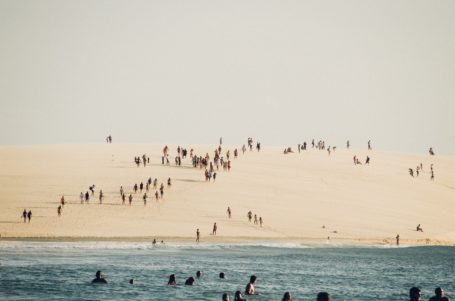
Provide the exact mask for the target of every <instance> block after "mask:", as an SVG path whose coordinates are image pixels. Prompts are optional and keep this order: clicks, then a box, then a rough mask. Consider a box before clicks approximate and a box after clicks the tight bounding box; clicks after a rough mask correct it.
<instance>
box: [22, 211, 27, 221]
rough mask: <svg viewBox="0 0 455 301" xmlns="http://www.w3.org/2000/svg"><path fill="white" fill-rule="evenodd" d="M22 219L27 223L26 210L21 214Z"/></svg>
mask: <svg viewBox="0 0 455 301" xmlns="http://www.w3.org/2000/svg"><path fill="white" fill-rule="evenodd" d="M22 217H23V218H24V223H25V222H27V210H25V209H24V211H23V212H22Z"/></svg>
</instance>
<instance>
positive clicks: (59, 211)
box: [57, 205, 62, 216]
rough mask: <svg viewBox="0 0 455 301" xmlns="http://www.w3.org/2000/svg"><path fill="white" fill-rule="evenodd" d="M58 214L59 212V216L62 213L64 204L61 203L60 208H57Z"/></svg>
mask: <svg viewBox="0 0 455 301" xmlns="http://www.w3.org/2000/svg"><path fill="white" fill-rule="evenodd" d="M57 214H58V216H61V215H62V206H61V205H60V206H58V208H57Z"/></svg>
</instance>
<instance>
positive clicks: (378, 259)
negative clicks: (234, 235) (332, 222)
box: [0, 241, 455, 301]
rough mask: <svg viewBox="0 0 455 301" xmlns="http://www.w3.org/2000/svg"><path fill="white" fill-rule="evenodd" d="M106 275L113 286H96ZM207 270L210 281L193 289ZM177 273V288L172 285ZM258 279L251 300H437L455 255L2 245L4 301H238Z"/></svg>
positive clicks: (452, 285) (450, 287) (0, 296)
mask: <svg viewBox="0 0 455 301" xmlns="http://www.w3.org/2000/svg"><path fill="white" fill-rule="evenodd" d="M97 270H101V271H102V272H103V273H104V274H105V277H106V279H107V280H108V281H109V285H92V284H91V283H90V282H91V280H92V279H93V278H94V276H95V272H96V271H97ZM198 270H200V271H202V272H203V273H204V274H203V277H202V278H200V279H196V283H195V285H194V286H192V287H189V286H185V285H184V282H185V279H186V278H188V277H190V276H194V277H195V275H196V271H198ZM220 272H224V273H225V274H226V279H219V277H218V275H219V273H220ZM170 274H175V275H176V278H177V286H167V285H166V284H167V281H168V278H169V275H170ZM251 275H256V276H257V284H256V286H255V288H256V292H257V293H258V294H259V295H257V296H251V297H249V296H248V297H247V299H248V300H281V297H282V296H283V294H284V292H286V291H289V292H291V294H292V296H293V298H294V300H315V298H316V294H317V293H318V292H319V291H328V292H330V293H331V294H332V296H333V297H334V300H369V301H371V300H408V291H409V288H411V287H412V286H419V287H420V288H421V289H422V295H423V300H428V298H429V297H430V295H432V293H433V291H434V288H435V287H437V286H441V287H443V288H444V289H445V290H446V292H447V294H449V295H453V296H455V248H454V247H399V248H397V247H384V246H371V247H336V246H316V247H310V246H305V245H302V244H280V243H276V244H273V243H265V244H260V243H257V244H219V245H204V244H200V245H197V246H196V245H192V244H164V245H161V244H158V245H156V246H153V245H152V244H151V243H144V242H141V243H133V242H12V241H0V300H46V301H47V300H221V296H222V294H223V293H228V294H229V295H230V297H231V300H233V294H234V292H235V291H236V290H241V291H244V290H245V286H246V284H247V283H248V280H249V277H250V276H251ZM131 278H134V279H135V280H136V285H134V286H132V285H130V284H129V279H131ZM195 278H196V277H195Z"/></svg>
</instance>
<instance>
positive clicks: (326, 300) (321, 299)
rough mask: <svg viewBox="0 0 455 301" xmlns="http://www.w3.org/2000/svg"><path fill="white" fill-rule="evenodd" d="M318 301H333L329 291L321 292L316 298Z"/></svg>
mask: <svg viewBox="0 0 455 301" xmlns="http://www.w3.org/2000/svg"><path fill="white" fill-rule="evenodd" d="M316 300H317V301H332V297H331V296H330V294H329V293H326V292H320V293H319V294H318V296H317V298H316Z"/></svg>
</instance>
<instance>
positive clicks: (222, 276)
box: [218, 272, 226, 279]
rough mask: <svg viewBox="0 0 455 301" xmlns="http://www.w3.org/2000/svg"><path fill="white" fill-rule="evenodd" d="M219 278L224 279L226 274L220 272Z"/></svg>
mask: <svg viewBox="0 0 455 301" xmlns="http://www.w3.org/2000/svg"><path fill="white" fill-rule="evenodd" d="M218 276H219V277H220V279H226V274H224V273H223V272H221V273H220V274H219V275H218Z"/></svg>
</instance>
